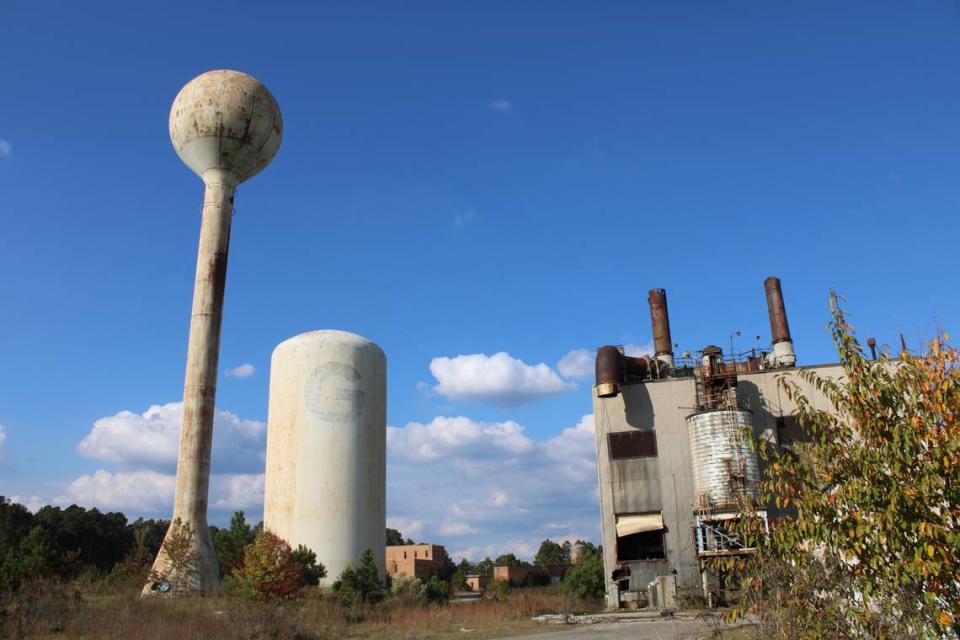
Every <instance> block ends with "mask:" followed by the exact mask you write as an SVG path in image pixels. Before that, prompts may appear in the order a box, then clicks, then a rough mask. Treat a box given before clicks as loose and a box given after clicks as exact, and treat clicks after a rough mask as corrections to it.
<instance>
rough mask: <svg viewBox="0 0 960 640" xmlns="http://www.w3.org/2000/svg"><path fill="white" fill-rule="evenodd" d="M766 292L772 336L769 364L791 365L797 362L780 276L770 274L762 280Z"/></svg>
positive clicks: (776, 365) (778, 365)
mask: <svg viewBox="0 0 960 640" xmlns="http://www.w3.org/2000/svg"><path fill="white" fill-rule="evenodd" d="M763 288H764V290H765V291H766V293H767V312H768V314H769V315H770V335H771V337H772V338H773V353H771V354H770V355H769V356H768V360H769V362H770V365H771V366H774V367H792V366H793V365H794V364H796V362H797V356H796V354H795V353H794V351H793V340H792V339H791V338H790V325H789V324H788V323H787V309H786V307H785V306H784V304H783V290H782V289H781V288H780V278H777V277H775V276H770V277H769V278H767V279H766V280H764V281H763Z"/></svg>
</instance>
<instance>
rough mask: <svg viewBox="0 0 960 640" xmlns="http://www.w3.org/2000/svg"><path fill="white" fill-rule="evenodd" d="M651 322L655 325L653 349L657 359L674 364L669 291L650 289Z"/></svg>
mask: <svg viewBox="0 0 960 640" xmlns="http://www.w3.org/2000/svg"><path fill="white" fill-rule="evenodd" d="M647 302H648V303H649V304H650V323H651V325H652V326H653V351H654V355H655V356H656V358H657V360H659V361H660V362H663V363H664V364H666V365H669V366H673V340H672V339H671V338H670V314H669V313H668V312H667V292H666V291H665V290H663V289H650V293H649V295H648V296H647Z"/></svg>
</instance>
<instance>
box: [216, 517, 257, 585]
mask: <svg viewBox="0 0 960 640" xmlns="http://www.w3.org/2000/svg"><path fill="white" fill-rule="evenodd" d="M210 538H211V539H212V540H213V548H214V549H215V550H216V552H217V562H218V563H219V564H220V575H221V576H225V575H229V574H230V573H232V572H233V571H234V570H236V569H238V568H240V566H241V565H242V564H243V561H244V553H245V550H246V548H247V547H248V546H249V545H250V544H252V543H253V541H254V539H255V538H256V532H255V531H254V530H253V528H252V527H251V526H250V525H249V524H248V523H247V518H246V516H245V515H244V513H243V511H237V512H235V513H234V514H233V517H232V518H230V527H229V528H227V529H215V528H213V527H211V528H210Z"/></svg>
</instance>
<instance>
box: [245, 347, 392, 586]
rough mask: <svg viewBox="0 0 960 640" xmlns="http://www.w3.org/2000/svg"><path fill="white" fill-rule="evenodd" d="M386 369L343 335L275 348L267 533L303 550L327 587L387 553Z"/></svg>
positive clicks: (382, 360)
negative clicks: (367, 555)
mask: <svg viewBox="0 0 960 640" xmlns="http://www.w3.org/2000/svg"><path fill="white" fill-rule="evenodd" d="M386 379H387V360H386V356H385V355H384V353H383V350H382V349H381V348H380V347H378V346H377V345H376V344H374V343H373V342H370V341H369V340H367V339H365V338H362V337H360V336H358V335H356V334H353V333H348V332H346V331H313V332H310V333H304V334H301V335H298V336H295V337H293V338H290V339H289V340H286V341H284V342H282V343H280V345H278V346H277V348H276V349H274V351H273V358H272V359H271V363H270V405H269V410H268V417H267V465H266V479H265V496H264V515H263V521H264V526H265V527H266V528H267V529H268V530H270V531H272V532H273V533H275V534H277V535H278V536H280V537H281V538H283V539H284V540H286V541H287V542H289V543H290V544H291V546H293V547H294V548H296V546H297V545H300V544H302V545H305V546H306V547H308V548H309V549H311V550H313V551H314V552H315V553H316V554H317V560H318V561H319V562H322V563H323V564H324V565H325V566H326V568H327V577H326V578H325V579H324V580H323V581H322V582H326V583H330V582H332V581H333V580H336V579H337V577H339V575H340V573H341V572H342V571H343V569H344V568H345V567H346V566H347V565H348V564H351V565H353V566H356V565H357V564H358V563H359V562H360V557H361V556H362V555H363V552H364V551H365V550H366V549H371V550H372V551H373V557H374V558H375V559H376V562H377V565H378V566H379V567H380V569H381V572H382V571H383V568H384V547H385V544H386V539H385V538H386V533H385V531H386V492H387V487H386V469H387V458H386V447H387V442H386V419H387V418H386V403H387V386H386Z"/></svg>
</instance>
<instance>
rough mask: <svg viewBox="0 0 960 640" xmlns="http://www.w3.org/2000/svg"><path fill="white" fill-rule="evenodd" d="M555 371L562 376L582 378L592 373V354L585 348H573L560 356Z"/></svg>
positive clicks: (572, 378)
mask: <svg viewBox="0 0 960 640" xmlns="http://www.w3.org/2000/svg"><path fill="white" fill-rule="evenodd" d="M557 371H559V372H560V375H562V376H563V377H564V378H569V379H571V380H583V379H584V378H589V377H590V376H592V375H593V356H592V355H591V354H590V352H589V351H587V350H586V349H574V350H573V351H568V352H567V355H565V356H563V357H562V358H560V362H558V363H557Z"/></svg>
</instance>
